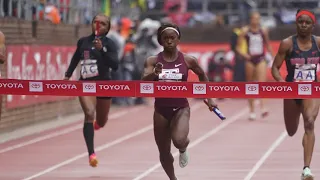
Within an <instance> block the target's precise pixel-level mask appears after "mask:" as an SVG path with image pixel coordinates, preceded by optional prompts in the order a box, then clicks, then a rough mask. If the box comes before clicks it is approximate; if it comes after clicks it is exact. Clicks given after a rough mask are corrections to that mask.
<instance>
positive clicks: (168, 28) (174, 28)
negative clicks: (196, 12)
mask: <svg viewBox="0 0 320 180" xmlns="http://www.w3.org/2000/svg"><path fill="white" fill-rule="evenodd" d="M169 29H171V30H173V31H175V32H176V33H177V34H178V35H180V33H179V31H178V30H176V29H175V28H173V27H167V28H165V29H164V30H162V31H161V34H162V33H163V32H164V31H166V30H169Z"/></svg>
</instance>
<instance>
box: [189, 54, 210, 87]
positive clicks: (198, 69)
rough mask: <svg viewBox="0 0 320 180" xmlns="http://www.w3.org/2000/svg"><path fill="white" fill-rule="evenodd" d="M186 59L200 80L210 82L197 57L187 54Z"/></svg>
mask: <svg viewBox="0 0 320 180" xmlns="http://www.w3.org/2000/svg"><path fill="white" fill-rule="evenodd" d="M185 60H186V62H187V64H188V67H189V69H191V70H192V71H193V72H194V73H195V74H196V75H197V76H198V78H199V81H204V82H209V78H208V76H207V75H206V73H205V72H204V70H203V69H202V67H200V65H199V63H198V59H197V58H195V57H192V56H188V55H185Z"/></svg>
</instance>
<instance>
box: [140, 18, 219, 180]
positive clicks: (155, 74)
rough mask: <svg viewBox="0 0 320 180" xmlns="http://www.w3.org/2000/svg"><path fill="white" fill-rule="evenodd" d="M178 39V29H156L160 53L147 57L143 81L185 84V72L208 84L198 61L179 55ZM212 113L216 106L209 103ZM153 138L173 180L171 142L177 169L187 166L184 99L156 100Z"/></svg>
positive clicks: (185, 100) (187, 127) (186, 120)
mask: <svg viewBox="0 0 320 180" xmlns="http://www.w3.org/2000/svg"><path fill="white" fill-rule="evenodd" d="M180 37H181V33H180V30H179V28H178V27H177V26H175V25H171V24H166V25H162V26H161V27H160V28H159V29H158V42H159V44H160V45H162V46H163V48H164V50H163V52H161V53H159V54H158V55H157V56H151V57H149V58H148V59H147V60H146V62H145V69H144V74H143V77H142V79H143V80H146V81H166V82H168V81H169V82H170V81H187V79H188V70H189V69H190V70H192V71H193V72H194V73H195V74H197V75H198V77H199V80H200V81H206V82H209V80H208V77H207V76H206V74H205V72H204V71H203V69H202V68H201V67H200V66H199V64H198V60H197V59H196V58H194V57H191V56H188V55H186V54H183V53H182V52H180V51H178V49H177V45H178V44H179V41H180ZM208 106H209V109H210V110H211V111H212V108H213V107H216V104H215V103H214V102H213V100H212V99H208ZM153 118H154V135H155V141H156V143H157V146H158V149H159V152H160V162H161V165H162V167H163V169H164V170H165V172H166V174H167V175H168V177H169V178H170V180H176V179H177V178H176V175H175V173H174V166H173V161H174V159H173V156H172V154H171V140H172V142H173V144H174V146H175V147H176V148H177V149H179V152H180V156H179V165H180V167H182V168H183V167H185V166H186V165H187V164H188V154H187V147H188V144H189V138H188V134H189V119H190V107H189V103H188V100H187V98H156V99H155V112H154V116H153Z"/></svg>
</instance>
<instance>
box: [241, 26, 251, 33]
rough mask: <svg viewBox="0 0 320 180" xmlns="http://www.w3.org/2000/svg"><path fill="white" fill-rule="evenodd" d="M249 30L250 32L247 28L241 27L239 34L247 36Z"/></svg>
mask: <svg viewBox="0 0 320 180" xmlns="http://www.w3.org/2000/svg"><path fill="white" fill-rule="evenodd" d="M249 30H250V28H249V26H243V27H241V28H240V33H241V34H247V33H248V32H249Z"/></svg>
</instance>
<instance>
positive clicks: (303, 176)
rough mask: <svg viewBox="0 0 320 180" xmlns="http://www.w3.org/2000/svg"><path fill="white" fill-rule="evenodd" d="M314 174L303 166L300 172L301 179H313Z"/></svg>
mask: <svg viewBox="0 0 320 180" xmlns="http://www.w3.org/2000/svg"><path fill="white" fill-rule="evenodd" d="M313 178H314V175H313V174H312V173H311V169H310V168H308V167H307V168H304V170H303V171H302V174H301V180H313Z"/></svg>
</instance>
